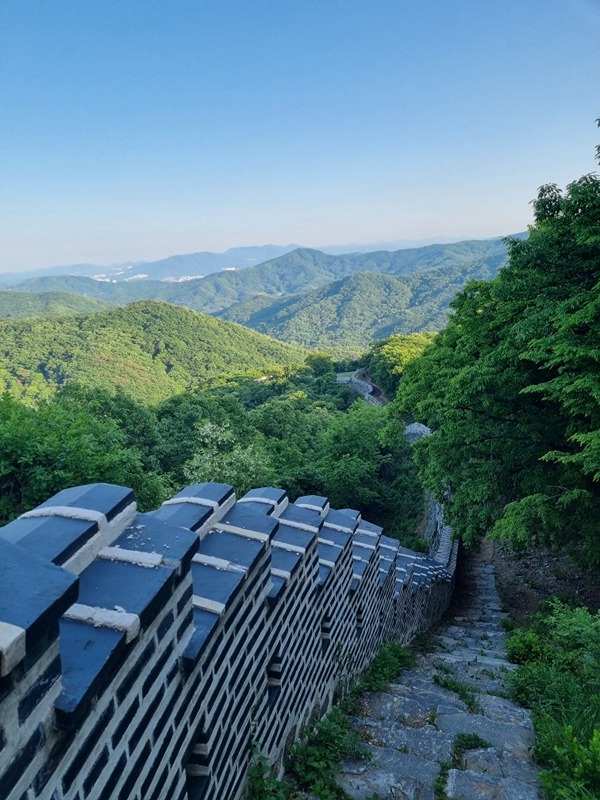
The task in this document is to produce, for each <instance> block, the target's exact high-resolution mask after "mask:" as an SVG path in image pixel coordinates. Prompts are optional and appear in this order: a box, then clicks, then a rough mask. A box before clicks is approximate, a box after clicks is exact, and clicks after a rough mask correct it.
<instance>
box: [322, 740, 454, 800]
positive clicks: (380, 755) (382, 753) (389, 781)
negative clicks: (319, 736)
mask: <svg viewBox="0 0 600 800" xmlns="http://www.w3.org/2000/svg"><path fill="white" fill-rule="evenodd" d="M367 750H368V751H369V752H370V754H371V760H370V761H366V762H364V761H345V762H344V763H343V764H342V771H341V773H340V774H339V775H338V778H337V782H338V785H339V786H340V787H341V788H342V789H343V790H344V791H345V792H346V793H347V794H348V795H349V796H350V797H351V798H352V800H372V798H373V797H374V796H380V797H386V798H388V797H398V798H403V800H435V790H434V784H435V781H436V778H437V777H438V776H439V774H440V771H441V767H440V765H439V764H438V763H437V762H436V761H427V760H426V759H423V758H418V757H417V756H413V755H410V754H408V753H400V752H398V750H394V749H392V748H382V747H374V746H373V745H367Z"/></svg>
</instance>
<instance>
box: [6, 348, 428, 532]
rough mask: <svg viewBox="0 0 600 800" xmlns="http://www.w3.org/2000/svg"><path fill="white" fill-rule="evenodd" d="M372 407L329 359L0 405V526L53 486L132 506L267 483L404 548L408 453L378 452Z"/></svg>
mask: <svg viewBox="0 0 600 800" xmlns="http://www.w3.org/2000/svg"><path fill="white" fill-rule="evenodd" d="M385 423H386V418H385V413H384V409H383V408H377V407H374V406H368V405H366V404H365V403H363V402H362V401H361V400H356V396H355V395H353V394H352V393H351V392H349V391H348V389H347V388H345V387H344V386H342V385H341V384H339V383H337V382H336V379H335V373H334V371H333V367H332V363H331V361H330V360H329V359H328V358H327V357H324V356H312V357H310V358H309V359H308V360H307V364H306V366H304V367H303V368H301V369H295V370H290V371H289V374H288V375H283V374H281V375H279V376H278V377H271V378H268V379H265V380H262V381H256V380H252V379H247V378H237V379H234V380H230V381H229V382H227V383H224V384H223V385H221V386H219V387H213V388H211V389H205V390H203V391H202V392H197V391H186V392H181V393H179V394H177V395H174V396H172V397H170V398H168V399H166V400H164V401H162V402H159V403H158V404H155V405H148V404H146V403H144V402H142V401H140V400H139V399H136V398H135V397H133V396H131V395H130V394H127V393H126V392H125V391H123V390H122V389H114V388H113V389H111V390H109V389H99V388H94V389H89V388H86V387H82V386H78V385H76V384H67V385H66V386H64V387H63V388H62V389H61V391H59V392H58V393H56V394H55V395H53V396H52V397H50V398H48V399H46V400H38V401H37V402H36V403H35V405H25V404H23V403H22V402H19V401H18V400H16V399H14V398H13V397H11V396H10V395H9V394H8V393H5V394H4V396H3V397H2V399H1V402H0V496H1V497H2V502H1V503H0V522H6V521H8V520H9V519H11V518H13V517H14V516H16V515H17V514H19V513H22V512H23V511H25V510H27V509H29V508H31V507H32V506H34V505H36V504H37V503H40V502H42V501H43V500H45V499H46V498H47V497H48V496H49V495H51V494H52V493H53V492H56V491H58V490H59V489H61V488H64V487H65V486H71V485H76V484H78V483H88V482H94V481H108V482H111V483H120V484H124V485H127V486H132V487H133V488H134V489H135V491H136V495H137V498H138V502H139V503H140V506H141V507H142V509H148V508H154V507H156V506H158V505H160V503H161V502H162V501H164V500H165V499H166V498H167V497H168V496H169V495H170V494H172V493H174V492H176V491H179V490H180V489H181V488H183V487H184V486H185V485H188V484H190V483H193V482H197V481H198V482H200V481H209V480H216V481H223V482H226V483H232V484H233V485H234V487H235V489H236V490H237V492H238V494H243V493H244V492H246V491H247V490H248V489H250V488H252V487H255V486H261V485H262V486H264V485H277V486H281V487H283V488H285V489H287V490H288V491H289V493H290V495H291V496H292V497H297V496H298V495H301V494H307V493H318V494H324V495H327V496H328V497H329V498H330V500H331V502H332V504H333V505H335V506H337V507H352V508H357V509H358V510H360V511H361V512H362V513H363V514H364V515H365V516H366V517H367V518H368V519H371V520H372V521H374V522H379V523H380V524H385V525H386V531H387V532H388V534H390V535H396V536H399V537H401V538H402V540H403V541H405V542H407V543H410V542H411V541H413V539H414V534H415V531H416V530H417V529H418V528H419V525H420V524H421V522H422V517H423V512H424V506H423V497H422V492H421V491H420V489H419V484H418V480H417V477H416V469H415V467H414V465H413V464H412V460H411V454H410V448H409V446H408V445H407V444H406V443H405V442H404V440H403V439H399V440H398V441H396V442H393V443H391V444H384V443H383V441H382V438H381V434H382V431H383V429H384V427H385Z"/></svg>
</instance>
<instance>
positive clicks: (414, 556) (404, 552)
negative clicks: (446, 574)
mask: <svg viewBox="0 0 600 800" xmlns="http://www.w3.org/2000/svg"><path fill="white" fill-rule="evenodd" d="M398 553H399V554H400V555H402V556H410V557H411V558H412V559H413V561H426V560H428V559H427V556H426V555H424V554H423V553H417V552H415V551H414V550H409V548H408V547H403V546H402V545H401V546H400V548H399V550H398Z"/></svg>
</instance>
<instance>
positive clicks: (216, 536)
mask: <svg viewBox="0 0 600 800" xmlns="http://www.w3.org/2000/svg"><path fill="white" fill-rule="evenodd" d="M264 550H265V545H264V543H263V542H259V541H258V540H257V539H243V538H241V537H240V536H238V535H237V534H235V533H229V532H228V531H215V530H211V531H209V532H208V533H207V534H206V536H205V537H204V538H203V539H202V541H201V542H200V548H199V553H200V554H201V555H205V556H213V557H214V558H222V559H224V560H225V561H231V562H232V563H233V564H238V565H239V566H241V567H245V568H246V569H250V567H252V566H253V565H254V564H255V563H256V562H257V561H258V560H259V559H260V557H261V556H262V554H263V553H264Z"/></svg>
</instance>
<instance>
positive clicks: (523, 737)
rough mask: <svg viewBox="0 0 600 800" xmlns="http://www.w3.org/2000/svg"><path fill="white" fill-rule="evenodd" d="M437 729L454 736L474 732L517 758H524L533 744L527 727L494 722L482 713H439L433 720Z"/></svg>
mask: <svg viewBox="0 0 600 800" xmlns="http://www.w3.org/2000/svg"><path fill="white" fill-rule="evenodd" d="M435 724H436V726H437V727H438V729H439V730H441V731H444V733H450V734H452V735H454V736H456V735H457V734H459V733H475V734H477V735H478V736H481V738H482V739H485V740H486V741H487V742H490V743H491V744H492V745H493V746H494V747H499V748H500V749H502V750H507V751H508V752H510V753H511V754H512V755H514V756H516V757H517V758H523V759H526V758H528V756H529V749H530V748H531V746H532V745H533V736H532V734H531V731H530V730H529V728H524V727H523V726H522V725H512V724H511V723H508V722H494V720H491V719H488V718H487V717H485V716H483V714H439V715H438V716H437V718H436V721H435Z"/></svg>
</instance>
